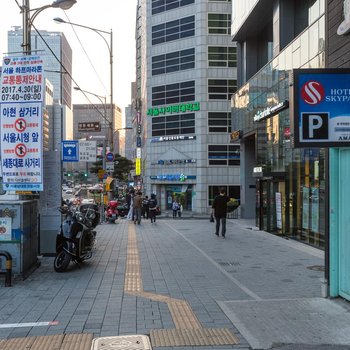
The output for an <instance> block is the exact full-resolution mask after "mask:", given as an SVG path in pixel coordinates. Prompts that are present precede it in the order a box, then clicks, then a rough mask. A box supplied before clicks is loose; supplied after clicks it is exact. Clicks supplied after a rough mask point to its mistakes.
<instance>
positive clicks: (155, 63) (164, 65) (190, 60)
mask: <svg viewBox="0 0 350 350" xmlns="http://www.w3.org/2000/svg"><path fill="white" fill-rule="evenodd" d="M194 62H195V54H194V48H193V49H186V50H182V51H174V52H169V53H167V54H166V55H159V56H154V57H152V75H158V74H164V73H171V72H177V71H179V70H185V69H192V68H194V67H195V63H194ZM182 63H186V64H182Z"/></svg>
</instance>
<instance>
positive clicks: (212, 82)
mask: <svg viewBox="0 0 350 350" xmlns="http://www.w3.org/2000/svg"><path fill="white" fill-rule="evenodd" d="M236 90H237V80H226V79H209V80H208V94H209V100H230V99H231V95H232V94H233V93H234V92H235V91H236Z"/></svg>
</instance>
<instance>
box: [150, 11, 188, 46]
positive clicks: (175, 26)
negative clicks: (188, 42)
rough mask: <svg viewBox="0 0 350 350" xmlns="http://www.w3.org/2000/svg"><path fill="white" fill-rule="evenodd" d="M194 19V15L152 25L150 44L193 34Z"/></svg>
mask: <svg viewBox="0 0 350 350" xmlns="http://www.w3.org/2000/svg"><path fill="white" fill-rule="evenodd" d="M194 19H195V18H194V16H189V17H184V18H181V19H178V20H175V21H170V22H167V23H163V24H159V25H156V26H153V27H152V45H157V44H160V43H165V42H169V41H173V40H178V39H179V38H185V37H189V36H194V34H195V29H194V28H195V27H194Z"/></svg>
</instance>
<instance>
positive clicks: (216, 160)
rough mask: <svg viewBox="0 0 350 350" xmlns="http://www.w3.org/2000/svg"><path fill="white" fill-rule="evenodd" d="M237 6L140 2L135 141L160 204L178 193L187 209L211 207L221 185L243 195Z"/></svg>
mask: <svg viewBox="0 0 350 350" xmlns="http://www.w3.org/2000/svg"><path fill="white" fill-rule="evenodd" d="M231 10H232V8H231V1H229V0H227V1H210V0H209V1H208V0H205V1H204V0H196V1H194V0H181V1H180V0H176V1H154V0H152V1H151V0H139V2H138V13H137V23H136V50H137V53H136V58H137V67H136V83H137V101H136V102H137V106H136V114H137V112H138V111H139V112H140V114H139V120H137V121H136V122H137V124H141V130H142V132H141V135H140V136H137V137H136V146H137V144H139V145H140V146H141V147H142V162H141V164H142V165H143V166H142V167H141V174H142V181H143V187H144V191H145V194H148V195H149V194H150V193H152V192H155V193H156V194H157V196H158V199H159V201H160V203H161V207H162V209H170V208H171V203H172V199H173V198H174V197H177V199H178V200H180V201H181V203H182V205H183V207H184V209H185V210H192V211H195V212H198V213H208V212H209V211H210V210H211V205H212V201H213V199H214V197H215V196H216V195H217V194H218V193H219V188H220V187H225V188H226V190H227V193H228V195H229V196H230V197H234V198H238V197H239V193H240V191H239V182H240V180H239V177H240V174H239V163H240V150H239V145H238V144H231V143H230V132H231V112H230V109H231V107H230V99H231V95H232V93H234V92H235V91H236V85H237V81H236V46H235V44H234V43H233V42H232V41H231ZM136 119H137V118H136Z"/></svg>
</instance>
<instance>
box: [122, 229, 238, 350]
mask: <svg viewBox="0 0 350 350" xmlns="http://www.w3.org/2000/svg"><path fill="white" fill-rule="evenodd" d="M128 235H129V236H128V248H127V259H126V271H125V283H124V291H125V292H126V293H128V294H131V295H136V296H139V297H142V298H147V299H151V300H154V301H159V302H164V303H167V305H168V307H169V311H170V314H171V317H172V319H173V321H174V324H175V327H176V328H175V329H154V330H151V333H150V338H151V343H152V346H153V347H159V346H163V347H167V346H201V345H202V346H208V345H232V344H238V339H237V338H236V337H235V336H234V335H233V334H232V332H231V331H230V330H229V329H226V328H215V329H208V328H203V327H202V325H201V323H200V322H199V320H198V319H197V317H196V315H195V314H194V312H193V311H192V309H191V306H190V305H189V304H188V302H187V301H185V300H180V299H173V298H171V297H169V296H165V295H159V294H155V293H149V292H145V291H143V285H142V274H141V262H140V257H139V252H138V247H137V237H136V231H135V226H134V225H129V231H128Z"/></svg>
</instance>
